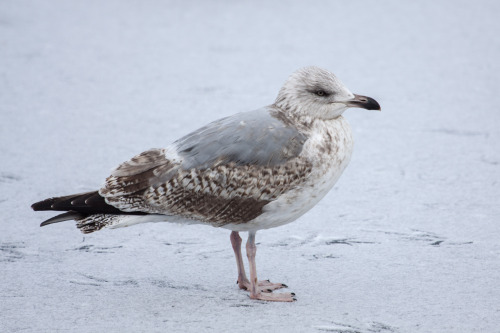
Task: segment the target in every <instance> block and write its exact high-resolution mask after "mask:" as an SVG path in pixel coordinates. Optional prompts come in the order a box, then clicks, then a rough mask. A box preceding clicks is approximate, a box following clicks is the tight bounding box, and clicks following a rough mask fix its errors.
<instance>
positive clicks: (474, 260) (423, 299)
mask: <svg viewBox="0 0 500 333" xmlns="http://www.w3.org/2000/svg"><path fill="white" fill-rule="evenodd" d="M499 12H500V5H499V2H498V1H474V2H471V1H414V2H409V1H405V2H402V1H349V2H348V1H328V2H327V1H290V2H282V3H277V2H272V3H271V2H266V1H252V2H250V1H249V2H232V1H215V2H210V3H209V2H203V1H194V2H188V1H154V0H147V1H139V0H136V1H132V0H131V1H117V0H116V1H97V0H94V1H83V0H82V1H63V0H54V1H35V0H32V1H28V0H22V1H14V0H4V1H1V2H0V142H1V145H0V156H1V157H0V214H1V219H0V331H1V332H64V331H68V332H155V331H158V332H173V331H188V332H210V331H213V332H221V331H231V332H235V331H238V332H250V331H256V330H259V331H283V332H285V331H286V332H351V333H352V332H499V331H500V329H499V328H498V327H499V326H498V324H499V319H498V318H500V281H499V280H500V269H499V268H500V265H499V255H500V243H499V239H500V230H499V229H500V228H499V226H498V223H499V220H500V219H499V216H500V208H499V196H500V184H499V180H500V143H499V142H500V130H499V125H500V112H499V107H498V105H499V98H498V93H499V78H500V68H499V67H500V65H499V64H500V62H499V60H498V59H500V39H499V38H498V32H499V27H500V23H499V20H498V13H499ZM306 65H318V66H321V67H324V68H327V69H329V70H331V71H333V72H334V73H336V74H337V75H338V76H339V77H340V78H341V80H342V81H344V83H345V84H346V85H347V86H348V87H349V88H350V89H351V91H353V92H355V93H358V94H363V95H368V96H371V97H374V98H376V99H377V100H378V101H379V102H380V104H381V105H382V109H383V110H382V112H381V113H377V112H368V111H365V110H360V109H352V110H348V111H347V112H346V117H347V118H348V119H349V121H350V123H351V125H352V127H353V131H354V136H355V141H356V145H355V151H354V155H353V159H352V161H351V164H350V166H349V167H348V168H347V170H346V171H345V173H344V175H343V176H342V177H341V179H340V181H339V183H338V184H337V185H336V187H335V188H334V190H332V191H331V193H330V194H329V195H328V196H327V197H326V198H325V199H323V201H322V202H321V203H320V204H319V205H318V206H316V207H315V208H314V209H313V210H311V211H310V212H309V213H308V214H306V215H305V216H303V217H302V218H300V219H299V220H298V221H296V222H294V223H292V224H289V225H286V226H283V227H280V228H276V229H271V230H267V231H262V232H259V233H257V241H258V242H259V244H258V254H257V265H258V272H259V275H260V277H261V278H266V279H267V278H269V279H271V280H272V281H276V282H285V283H287V284H288V285H289V286H290V290H292V291H294V292H295V293H296V294H297V298H298V301H297V302H295V303H293V304H281V303H264V302H257V301H252V300H250V299H249V298H248V296H247V293H245V292H244V291H239V290H238V288H237V286H236V284H235V281H236V265H235V261H234V258H233V254H232V250H231V246H230V242H229V232H228V231H227V230H224V229H215V228H210V227H206V226H180V225H175V224H167V223H163V224H143V225H140V226H135V227H131V228H124V229H119V230H104V231H101V232H98V233H95V234H90V235H87V236H83V235H82V234H80V233H79V232H78V230H76V228H75V226H74V223H72V222H66V223H62V224H58V225H53V226H49V227H45V228H42V229H40V228H39V227H38V225H39V223H40V222H41V221H42V220H43V219H44V218H48V217H49V216H51V215H52V214H50V213H44V212H42V213H34V212H32V211H31V209H30V208H29V206H30V204H31V203H33V202H35V201H37V200H40V199H44V198H46V197H49V196H55V195H64V194H71V193H76V192H83V191H88V190H93V189H96V188H98V187H99V186H100V185H101V184H102V183H103V181H104V179H105V177H106V176H107V175H108V174H109V172H110V170H111V169H112V168H113V167H115V166H116V165H118V164H119V163H120V162H122V161H124V160H126V159H128V158H130V157H132V156H133V155H135V154H137V153H139V152H141V151H143V150H146V149H148V148H151V147H164V146H166V145H168V144H169V143H170V142H172V141H174V140H175V139H177V138H178V137H180V136H181V135H184V134H186V133H188V132H189V131H191V130H194V129H196V128H198V127H200V126H202V125H204V124H205V123H207V122H209V121H211V120H215V119H217V118H220V117H222V116H226V115H230V114H233V113H236V112H239V111H247V110H251V109H257V108H259V107H261V106H264V105H267V104H270V103H272V102H273V100H274V98H275V96H276V94H277V92H278V90H279V88H280V87H281V84H282V83H283V82H284V81H285V79H286V78H287V76H288V75H289V74H290V73H292V72H293V71H294V70H296V69H297V68H300V67H303V66H306Z"/></svg>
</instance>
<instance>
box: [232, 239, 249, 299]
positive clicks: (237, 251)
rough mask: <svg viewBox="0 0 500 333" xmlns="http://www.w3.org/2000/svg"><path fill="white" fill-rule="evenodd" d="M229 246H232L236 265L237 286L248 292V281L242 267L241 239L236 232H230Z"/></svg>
mask: <svg viewBox="0 0 500 333" xmlns="http://www.w3.org/2000/svg"><path fill="white" fill-rule="evenodd" d="M230 238H231V245H232V246H233V250H234V256H235V257H236V265H238V286H239V287H240V289H245V290H248V287H249V286H250V281H248V279H247V275H246V273H245V266H244V265H243V257H242V256H241V237H240V234H239V233H238V232H237V231H233V232H231V237H230Z"/></svg>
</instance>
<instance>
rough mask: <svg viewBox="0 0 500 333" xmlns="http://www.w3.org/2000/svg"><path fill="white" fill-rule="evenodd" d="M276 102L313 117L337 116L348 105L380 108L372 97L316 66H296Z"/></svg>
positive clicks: (287, 109) (295, 111) (373, 108)
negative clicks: (296, 68)
mask: <svg viewBox="0 0 500 333" xmlns="http://www.w3.org/2000/svg"><path fill="white" fill-rule="evenodd" d="M275 105H276V106H278V107H279V108H281V109H283V110H284V111H285V112H289V113H295V114H299V115H301V116H307V117H311V118H312V119H317V118H319V119H333V118H337V117H338V116H340V115H342V113H343V112H344V111H345V110H346V109H347V108H348V107H362V108H365V109H369V110H375V109H378V110H380V106H379V105H378V103H377V102H376V101H375V100H373V99H371V98H369V97H364V96H358V95H355V94H353V93H351V92H350V91H349V89H347V87H346V86H344V84H343V83H342V82H341V81H340V80H339V79H338V78H337V77H336V76H335V75H334V74H333V73H331V72H329V71H327V70H325V69H322V68H319V67H315V66H310V67H305V68H302V69H299V70H298V71H296V72H295V73H293V74H292V75H290V77H289V78H288V80H287V81H286V82H285V84H284V85H283V87H282V88H281V90H280V92H279V94H278V97H277V98H276V101H275Z"/></svg>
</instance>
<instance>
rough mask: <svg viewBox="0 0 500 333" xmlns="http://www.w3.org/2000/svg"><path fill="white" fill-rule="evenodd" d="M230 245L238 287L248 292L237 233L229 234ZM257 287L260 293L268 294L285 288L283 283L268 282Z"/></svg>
mask: <svg viewBox="0 0 500 333" xmlns="http://www.w3.org/2000/svg"><path fill="white" fill-rule="evenodd" d="M230 239H231V245H232V246H233V250H234V256H235V257H236V265H237V266H238V281H237V283H238V286H239V287H240V289H243V290H248V291H250V281H249V280H248V278H247V275H246V273H245V266H244V265H243V257H242V256H241V237H240V234H239V233H238V232H237V231H233V232H231V236H230ZM258 287H259V289H260V291H261V292H265V293H270V292H272V291H273V290H276V289H281V288H286V287H287V286H286V285H285V284H283V283H272V282H271V281H269V280H264V281H259V283H258Z"/></svg>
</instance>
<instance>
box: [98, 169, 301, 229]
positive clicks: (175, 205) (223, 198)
mask: <svg viewBox="0 0 500 333" xmlns="http://www.w3.org/2000/svg"><path fill="white" fill-rule="evenodd" d="M310 171H311V165H310V163H309V162H308V161H306V160H303V159H293V160H291V161H289V162H287V163H285V164H283V165H279V166H273V167H262V166H236V165H225V166H218V167H216V168H214V169H207V170H197V169H191V170H182V169H177V172H176V174H175V175H174V176H173V177H171V178H170V179H169V180H168V181H166V182H163V183H160V184H156V185H155V186H150V187H148V188H147V189H144V190H143V191H140V192H135V193H133V194H130V195H120V196H112V197H107V202H108V203H109V204H111V205H113V206H115V207H117V208H119V209H121V210H124V211H147V212H149V213H156V214H165V215H175V216H181V217H184V218H187V219H193V220H197V221H202V222H208V223H211V224H213V225H216V226H222V225H225V224H227V223H245V222H248V221H250V220H252V219H254V218H256V217H257V216H259V215H260V214H261V213H262V208H263V207H264V206H265V205H266V204H268V203H269V202H271V201H273V200H275V199H276V198H277V197H278V196H279V195H281V194H283V193H285V192H287V191H289V190H290V189H292V188H295V187H297V186H300V184H301V182H302V179H303V178H304V177H307V175H308V174H309V173H310Z"/></svg>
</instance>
